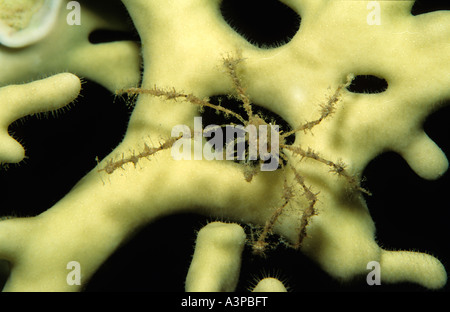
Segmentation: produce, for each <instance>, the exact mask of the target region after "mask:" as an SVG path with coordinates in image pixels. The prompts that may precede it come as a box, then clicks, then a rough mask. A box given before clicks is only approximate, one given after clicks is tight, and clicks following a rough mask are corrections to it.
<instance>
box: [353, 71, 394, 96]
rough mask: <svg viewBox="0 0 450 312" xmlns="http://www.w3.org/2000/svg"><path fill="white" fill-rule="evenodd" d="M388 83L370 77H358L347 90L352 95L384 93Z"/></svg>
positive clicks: (381, 79)
mask: <svg viewBox="0 0 450 312" xmlns="http://www.w3.org/2000/svg"><path fill="white" fill-rule="evenodd" d="M387 87H388V83H387V81H386V80H385V79H383V78H379V77H376V76H372V75H358V76H356V77H355V79H353V81H352V83H351V84H350V86H348V87H347V90H348V91H350V92H353V93H381V92H384V91H386V89H387Z"/></svg>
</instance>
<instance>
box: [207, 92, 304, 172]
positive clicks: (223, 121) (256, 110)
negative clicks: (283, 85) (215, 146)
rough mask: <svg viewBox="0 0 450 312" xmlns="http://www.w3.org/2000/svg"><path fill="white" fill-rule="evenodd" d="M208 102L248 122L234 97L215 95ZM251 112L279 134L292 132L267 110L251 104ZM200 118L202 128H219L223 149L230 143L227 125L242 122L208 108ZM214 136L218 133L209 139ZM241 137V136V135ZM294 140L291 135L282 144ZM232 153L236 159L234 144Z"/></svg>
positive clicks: (281, 120)
mask: <svg viewBox="0 0 450 312" xmlns="http://www.w3.org/2000/svg"><path fill="white" fill-rule="evenodd" d="M209 102H210V103H211V104H214V105H218V106H222V107H224V108H226V109H229V110H231V111H233V112H235V113H237V114H239V115H240V116H241V117H242V118H243V119H245V120H248V115H247V113H246V111H245V109H244V107H243V105H242V103H241V102H240V101H239V100H238V99H236V98H234V97H231V96H227V95H215V96H212V97H210V101H209ZM252 111H253V114H258V115H259V116H260V117H261V118H262V119H263V120H264V121H265V122H266V123H267V124H272V125H278V126H279V131H280V133H284V132H289V131H291V130H292V127H291V126H290V125H289V124H288V123H287V122H286V120H284V119H283V118H282V117H281V116H279V115H277V114H275V113H273V112H271V111H269V110H268V109H266V108H264V107H261V106H258V105H255V104H252ZM201 116H202V122H203V127H206V126H208V125H218V126H221V129H222V138H220V139H221V141H222V142H223V143H224V145H223V148H224V149H225V148H226V144H227V143H230V142H228V141H230V138H228V137H227V132H228V134H229V133H230V130H231V129H230V128H228V129H227V125H242V122H240V121H239V119H238V118H236V117H234V116H225V115H224V114H223V113H221V112H217V111H216V110H215V109H213V108H209V107H205V108H204V110H203V112H202V115H201ZM234 130H236V131H237V133H239V132H238V131H239V130H238V129H234ZM243 131H244V130H242V132H243ZM268 133H269V135H270V129H268ZM214 135H220V133H214V134H213V135H212V136H211V139H213V138H214ZM241 135H243V133H242V134H241ZM237 137H238V134H234V136H233V138H234V139H236V138H237ZM208 140H210V139H209V138H208ZM227 140H228V141H227ZM294 140H295V134H292V135H290V136H288V137H287V138H286V139H285V142H284V144H287V145H292V144H293V143H294ZM245 151H249V146H248V144H247V142H246V144H245ZM234 152H235V154H234V156H235V157H237V155H238V154H237V153H238V151H237V149H236V144H235V150H234ZM270 161H272V160H271V159H268V160H266V161H265V163H269V162H270ZM252 163H253V165H257V164H259V162H258V160H256V161H254V162H252Z"/></svg>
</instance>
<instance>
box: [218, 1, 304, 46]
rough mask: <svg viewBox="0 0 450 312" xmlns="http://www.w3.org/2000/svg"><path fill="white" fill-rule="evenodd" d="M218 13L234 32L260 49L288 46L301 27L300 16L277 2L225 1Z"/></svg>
mask: <svg viewBox="0 0 450 312" xmlns="http://www.w3.org/2000/svg"><path fill="white" fill-rule="evenodd" d="M220 10H221V13H222V16H223V17H224V19H225V21H226V22H227V23H228V24H229V25H230V26H231V27H232V28H233V29H234V30H235V31H236V32H237V33H239V34H240V35H241V36H242V37H244V38H245V39H246V40H247V41H249V42H250V43H251V44H253V45H255V46H258V47H261V48H268V47H278V46H281V45H283V44H286V43H288V42H289V41H290V40H291V39H292V37H294V35H295V34H296V33H297V31H298V29H299V28H300V20H301V19H300V16H299V15H298V14H297V13H296V12H295V11H293V10H292V9H291V8H289V7H288V6H286V5H285V4H283V3H281V2H280V1H277V0H224V1H222V4H221V7H220Z"/></svg>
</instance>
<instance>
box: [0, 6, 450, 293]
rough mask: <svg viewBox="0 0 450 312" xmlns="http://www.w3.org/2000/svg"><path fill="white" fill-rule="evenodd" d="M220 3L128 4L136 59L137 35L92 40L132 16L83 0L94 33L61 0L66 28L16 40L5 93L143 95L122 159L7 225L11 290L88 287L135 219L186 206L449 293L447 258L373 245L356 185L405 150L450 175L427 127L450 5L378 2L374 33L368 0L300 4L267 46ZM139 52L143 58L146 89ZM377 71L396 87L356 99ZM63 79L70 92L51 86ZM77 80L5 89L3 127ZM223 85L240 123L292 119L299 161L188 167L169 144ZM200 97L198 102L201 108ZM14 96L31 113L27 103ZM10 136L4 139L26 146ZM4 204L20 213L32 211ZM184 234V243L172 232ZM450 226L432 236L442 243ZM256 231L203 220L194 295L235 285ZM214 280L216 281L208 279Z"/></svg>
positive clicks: (62, 97)
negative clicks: (279, 37)
mask: <svg viewBox="0 0 450 312" xmlns="http://www.w3.org/2000/svg"><path fill="white" fill-rule="evenodd" d="M99 3H102V4H103V5H106V2H101V1H100V2H99ZM108 3H109V2H108ZM221 3H222V1H219V0H189V1H165V0H164V1H144V0H129V1H127V0H124V1H123V4H124V6H125V8H126V9H127V11H128V12H129V14H130V17H131V20H132V21H133V23H134V26H135V27H136V29H137V31H138V33H139V36H140V38H141V43H142V46H141V50H140V51H139V50H138V45H136V44H135V43H132V42H129V41H120V42H112V43H102V44H92V43H90V42H89V40H88V36H89V34H90V33H91V32H92V31H94V30H95V29H98V28H105V27H106V28H109V29H115V30H124V29H126V26H127V25H126V24H125V23H123V22H120V21H121V19H120V18H119V17H120V15H112V16H109V17H108V19H104V18H103V16H104V15H101V14H99V10H98V8H97V10H96V9H95V8H93V7H90V6H88V5H87V4H85V3H84V2H81V5H82V8H83V11H82V12H83V20H82V21H83V22H82V25H81V26H69V25H67V24H66V20H65V14H64V10H66V6H65V5H63V6H62V9H61V10H62V12H61V15H60V17H59V22H58V25H59V27H56V28H55V29H54V31H53V32H52V33H50V34H49V35H48V36H47V37H45V38H44V39H43V40H42V41H40V42H38V43H36V44H35V45H32V46H30V47H26V48H24V49H20V50H15V49H10V48H5V47H1V50H0V53H1V54H0V55H1V57H2V58H1V59H0V62H1V66H2V68H4V71H3V72H2V74H1V75H0V83H1V85H10V84H18V83H21V82H23V81H30V80H34V79H36V78H40V77H45V76H47V75H51V74H54V73H60V72H66V71H69V72H71V73H74V74H76V75H78V76H81V77H84V78H85V79H89V80H92V81H95V82H97V83H99V84H101V85H102V86H104V87H105V88H107V89H108V90H109V91H112V92H116V91H117V90H128V93H129V94H138V93H139V95H138V97H137V100H136V103H135V107H134V108H133V112H132V114H131V117H130V120H129V124H128V128H127V131H126V135H125V137H124V138H123V140H122V142H120V144H118V146H117V147H115V149H114V151H113V152H112V153H111V154H110V155H108V156H106V157H104V158H103V157H102V158H103V159H102V160H101V161H100V163H99V164H98V165H97V166H96V167H95V168H92V167H91V168H90V169H91V171H90V172H89V173H88V174H86V176H85V177H83V178H82V179H81V180H80V181H79V182H78V183H77V184H76V185H75V186H74V187H73V188H72V189H71V190H70V192H68V193H67V194H66V195H65V196H64V197H62V198H61V199H60V200H59V201H57V202H56V203H55V204H54V205H53V207H51V208H50V209H48V210H45V211H43V212H42V213H39V214H35V215H34V216H33V217H30V218H15V217H9V218H5V220H3V221H1V222H0V257H1V258H2V259H5V260H7V261H8V262H9V263H10V264H11V274H10V276H9V278H8V281H7V282H6V285H5V290H10V291H14V290H19V291H20V290H68V291H74V290H80V289H82V288H83V287H85V286H86V283H87V282H88V281H89V280H90V278H91V277H92V276H93V275H94V274H95V272H96V271H97V270H98V269H99V267H100V266H101V265H102V263H104V262H105V261H106V260H107V258H108V257H110V256H111V255H112V254H113V253H114V252H115V251H116V250H117V249H118V248H119V247H120V246H121V245H122V244H123V243H124V242H125V241H127V240H128V239H129V238H130V237H132V235H134V234H135V233H136V231H137V230H138V229H142V228H143V227H144V226H146V225H147V224H150V223H152V222H155V221H156V220H158V219H161V218H162V217H166V216H170V215H174V214H180V213H190V212H195V213H198V214H202V215H206V216H208V217H210V218H217V219H221V220H223V221H227V222H230V221H231V222H238V223H240V224H242V225H244V226H246V227H248V229H249V230H248V233H247V234H248V235H247V241H248V242H249V244H250V245H253V247H254V249H255V246H256V250H264V251H265V250H266V248H267V246H271V245H275V243H274V242H272V241H270V238H269V237H268V236H269V234H272V233H274V234H277V235H280V237H281V238H280V239H281V240H282V241H283V242H285V243H286V244H287V245H289V246H294V247H298V248H300V250H301V252H302V253H303V254H306V255H307V256H309V257H310V258H311V259H313V260H314V261H315V262H316V263H318V265H319V266H320V267H321V268H322V269H323V270H324V271H325V272H327V273H329V274H330V275H331V276H333V277H334V278H336V279H338V280H342V281H348V280H351V279H353V278H355V277H358V276H365V275H366V274H367V272H368V271H367V264H368V263H369V262H371V261H377V262H379V263H380V266H381V276H382V277H381V278H382V283H388V282H403V281H406V282H413V283H417V284H420V285H422V286H424V287H427V288H433V289H434V288H442V287H443V286H444V285H445V283H446V279H447V275H446V272H445V269H444V267H443V265H442V264H441V263H440V262H439V260H437V259H436V258H435V257H433V256H431V255H428V254H425V253H421V252H414V251H388V250H387V248H386V249H384V248H380V247H379V245H378V244H384V242H383V241H382V240H380V239H379V237H378V241H377V240H376V238H375V225H374V222H373V221H372V218H371V215H370V214H369V210H368V209H367V205H366V200H367V202H369V203H370V201H371V198H370V197H364V196H365V195H363V193H364V192H365V193H368V192H366V185H363V186H361V185H360V184H361V179H362V176H363V172H364V169H365V168H366V167H367V166H368V165H369V164H370V162H371V161H372V160H373V159H374V158H376V157H377V156H378V155H380V154H381V153H383V152H386V151H394V152H396V153H398V154H399V155H401V156H402V157H403V159H404V160H405V161H406V162H407V163H408V165H409V166H410V167H411V168H412V169H413V170H414V172H415V173H417V174H418V175H419V176H421V177H423V178H425V179H436V178H438V177H440V176H442V175H443V174H444V172H445V171H446V169H447V167H448V162H447V159H446V157H445V155H444V153H443V152H442V151H441V149H440V148H439V147H438V146H437V145H436V144H435V143H434V142H433V141H432V140H431V139H430V138H429V137H428V135H427V134H425V132H424V131H423V128H422V126H423V123H424V121H425V119H426V117H427V116H428V115H429V114H430V113H432V112H434V111H436V110H437V109H438V108H440V107H441V106H443V104H444V103H445V101H447V100H448V99H449V97H450V89H449V88H448V85H449V83H450V76H449V67H450V63H449V59H448V55H449V53H448V52H450V51H448V49H449V45H448V38H449V32H450V20H449V15H448V12H445V11H438V12H432V13H428V14H423V15H418V16H413V15H411V7H412V5H413V1H379V2H376V3H377V4H378V5H379V6H380V14H381V23H379V25H378V24H377V23H375V24H373V23H370V22H368V19H367V17H368V14H369V13H371V11H370V7H369V9H368V6H367V4H368V2H367V1H325V0H323V1H317V0H303V1H302V0H286V1H283V3H285V4H286V5H287V6H288V7H289V8H290V10H293V11H294V12H296V13H297V14H298V15H299V16H301V26H300V28H299V30H298V31H297V32H296V33H295V35H294V37H293V38H292V39H291V40H289V42H287V43H285V44H280V45H279V46H276V47H265V48H261V47H256V46H254V45H252V44H251V43H250V42H249V41H247V40H246V39H245V38H243V37H242V36H240V35H239V34H238V33H237V32H236V31H234V30H233V29H232V28H231V27H230V26H229V25H228V24H227V23H226V22H225V20H224V19H223V17H222V15H221V11H220V5H221ZM99 7H101V5H99ZM118 8H119V9H120V7H119V6H118ZM113 11H114V12H116V10H113ZM118 11H120V10H118ZM118 16H119V17H118ZM118 25H120V26H118ZM63 51H64V52H63ZM230 54H231V55H232V56H231V57H229V56H230ZM139 55H142V58H143V64H144V67H143V73H142V82H141V85H140V86H138V83H139V82H138V80H139V64H140V60H139ZM224 60H225V62H224ZM233 61H235V62H233ZM230 62H231V63H230ZM224 65H225V66H224ZM349 74H353V76H349ZM363 75H371V76H376V77H380V78H383V79H384V80H385V81H387V89H386V90H383V91H382V92H379V93H374V94H364V93H355V92H352V91H351V90H352V89H351V88H352V85H351V84H350V81H348V84H346V83H345V82H346V79H347V78H346V77H356V78H355V80H356V79H357V78H358V77H361V76H363ZM230 78H231V79H230ZM355 80H353V81H355ZM54 81H58V82H59V81H66V83H67V84H68V85H66V86H65V85H64V84H63V83H62V84H61V85H58V87H57V88H58V90H56V91H55V90H54V89H55V88H52V83H53V82H54ZM36 86H37V87H38V88H39V92H38V93H37V94H36V93H35V92H34V91H33V88H35V87H36ZM155 86H156V87H155ZM131 87H133V88H134V89H130V88H131ZM77 88H79V80H78V79H75V78H74V76H73V75H71V74H68V73H66V74H60V75H56V76H53V77H49V78H46V79H44V80H41V81H36V82H31V83H27V84H23V85H20V86H5V87H3V88H2V89H1V90H0V96H1V104H0V105H1V106H0V107H2V111H3V110H5V111H6V113H5V112H2V115H1V120H3V121H4V122H3V124H2V126H3V133H4V134H5V130H6V127H7V126H8V124H9V123H10V122H12V121H13V120H15V119H17V118H20V117H22V116H25V115H28V114H30V113H34V112H36V111H42V110H43V109H46V110H53V109H54V108H55V107H60V105H64V104H67V103H68V102H70V101H71V100H72V99H73V98H74V97H75V94H76V93H77V91H78V89H77ZM22 90H23V92H22ZM143 90H147V91H151V90H153V91H151V92H144V91H143ZM164 90H165V91H164ZM167 90H169V91H167ZM145 93H146V94H145ZM41 94H47V97H48V98H50V99H52V101H50V102H49V101H48V100H47V99H45V98H43V97H41V96H40V95H41ZM216 95H234V96H237V98H238V99H239V100H240V103H242V104H243V106H244V110H245V111H246V114H247V117H248V119H246V118H243V120H241V121H242V122H243V123H244V124H245V123H247V124H263V125H268V124H269V120H267V119H264V118H263V119H258V118H259V117H261V116H260V115H258V114H255V115H253V111H251V110H256V106H259V107H262V108H265V109H266V110H268V111H270V112H271V113H273V114H276V115H278V116H280V117H281V118H282V119H283V120H285V121H286V122H287V124H289V125H290V126H291V130H287V129H285V133H287V134H292V135H294V134H295V141H293V142H292V144H289V145H288V144H284V142H283V140H281V143H282V144H281V145H280V148H281V152H280V155H283V157H281V158H282V160H283V161H284V162H285V163H286V165H282V166H281V167H282V168H279V169H278V170H275V171H267V172H258V173H257V174H255V172H253V171H250V172H249V171H246V167H245V165H243V164H240V163H236V162H232V161H219V160H214V161H209V160H205V159H202V160H180V161H178V160H174V159H173V158H172V157H171V152H170V147H171V146H172V145H173V143H174V142H175V141H176V140H177V139H178V138H177V137H171V132H172V129H173V127H174V126H176V125H186V126H187V127H189V128H194V117H196V116H199V115H200V112H199V110H198V107H199V106H201V107H202V108H205V109H206V107H204V106H208V105H206V103H210V102H209V100H208V101H207V100H204V99H210V98H212V97H214V96H216ZM189 96H190V97H189ZM22 98H23V100H22ZM196 101H198V103H200V104H201V105H191V104H195V102H196ZM53 102H54V103H53ZM13 103H20V104H21V107H23V108H20V109H18V110H17V111H14V110H13V109H12V108H15V106H14V104H13ZM233 103H234V102H233ZM250 103H251V104H250ZM330 103H332V105H330ZM327 104H328V105H327ZM233 105H234V106H233ZM238 105H239V104H232V107H227V108H226V110H229V111H226V110H225V109H221V108H219V106H218V105H216V104H211V105H209V107H210V108H212V109H213V110H215V111H219V112H220V111H222V112H225V113H229V114H230V112H237V111H238V110H239V109H240V108H239V107H238ZM321 105H322V108H321ZM31 106H33V107H31ZM75 106H76V105H75ZM220 107H222V106H220ZM331 112H332V114H330V113H331ZM231 115H233V113H231ZM235 117H237V115H236V116H235ZM252 117H255V119H252ZM224 120H226V119H224ZM281 135H283V134H281ZM3 137H4V139H2V142H13V141H12V140H11V138H10V137H9V136H6V135H3ZM282 138H283V137H282ZM13 144H15V145H14V146H15V147H14V148H13V149H10V148H4V147H6V145H2V150H1V151H0V152H1V155H2V157H3V159H2V161H3V162H17V161H20V160H21V159H22V158H23V153H22V152H21V151H22V150H21V149H20V148H19V147H18V146H17V143H16V142H13ZM19 150H20V152H19ZM12 153H13V154H14V155H13V156H14V157H13V156H11V154H12ZM100 156H104V155H100ZM144 158H145V159H144ZM280 163H281V164H283V162H282V161H280ZM344 164H345V166H344ZM23 166H25V165H23ZM23 166H22V167H21V168H23ZM66 167H70V166H69V165H67V164H66V166H65V167H64V168H66ZM369 167H370V165H369ZM289 168H290V169H289ZM25 169H26V168H25ZM11 170H13V169H11ZM243 173H244V174H243ZM384 180H387V178H385V179H384ZM384 180H381V183H388V181H384ZM367 184H368V185H369V187H367V189H369V190H370V191H371V192H372V193H373V196H372V197H376V196H377V193H376V191H375V190H374V189H372V188H371V187H370V181H368V182H367ZM293 185H295V186H293ZM361 191H363V193H362V192H361ZM424 196H425V197H426V196H427V195H426V194H424ZM308 207H312V210H311V211H308ZM2 208H3V207H2ZM369 208H371V207H369ZM8 209H9V210H8ZM374 209H376V208H375V207H374ZM5 210H6V211H7V212H8V213H9V214H13V212H14V211H13V210H15V214H18V215H19V216H23V214H22V213H21V212H20V207H19V208H6V209H5ZM423 210H424V209H423V208H422V209H420V212H421V214H426V215H427V216H428V215H429V214H430V213H424V211H423ZM434 210H436V208H434V209H433V211H434ZM371 213H372V212H371ZM406 213H407V212H404V214H406ZM430 219H431V218H430ZM435 222H439V220H437V221H435ZM423 223H424V222H423V221H421V223H419V225H418V227H417V228H418V231H423V229H424V228H425V225H424V224H423ZM380 226H382V225H380ZM380 226H379V225H378V224H377V227H378V228H380ZM230 229H232V230H230ZM171 231H173V232H174V233H175V237H176V236H177V235H181V234H179V229H177V228H176V227H173V228H172V229H171ZM208 231H210V232H208ZM227 231H231V232H230V233H233V234H227V233H228V232H227ZM205 233H206V234H205ZM208 233H212V234H208ZM224 233H225V234H224ZM438 233H439V232H438ZM441 233H442V232H441ZM444 233H445V231H444ZM440 235H441V236H440V237H438V239H436V241H439V242H441V243H442V244H445V240H446V237H442V234H440ZM205 236H206V237H205ZM252 236H253V239H252ZM209 240H212V241H213V242H208V241H209ZM216 240H217V242H216ZM244 240H245V238H244V237H243V232H242V229H240V228H239V227H237V225H230V224H227V225H225V224H223V223H211V224H209V225H208V226H207V227H206V228H205V229H203V230H201V231H200V233H199V238H198V241H197V247H196V251H195V253H194V259H193V262H192V265H191V268H190V270H189V274H188V278H187V285H186V289H187V290H196V289H201V290H224V289H225V290H232V289H234V287H235V286H236V279H237V275H238V272H239V267H240V261H241V254H240V253H241V250H242V248H243V245H242V244H243V241H244ZM205 244H206V245H205ZM208 245H210V246H209V247H208ZM174 246H175V247H174V248H177V244H174ZM400 247H402V246H395V248H400ZM227 248H229V252H228V253H225V254H224V249H225V250H226V249H227ZM410 248H414V246H411V247H410ZM208 249H209V251H208ZM279 249H280V247H279V248H278V250H279ZM205 250H206V252H205ZM221 255H223V256H221ZM272 255H273V252H269V254H268V257H267V258H266V259H265V261H268V262H270V261H271V256H272ZM160 256H161V255H159V254H158V257H160ZM214 256H215V257H217V259H218V260H217V262H214ZM219 259H220V260H221V262H219ZM72 261H77V262H78V263H79V264H80V267H81V269H82V278H81V280H82V285H70V283H68V282H67V280H66V276H67V274H68V270H67V264H68V263H70V262H72ZM44 264H45V265H44ZM203 265H208V267H207V269H205V270H204V271H203V270H202V269H199V267H202V266H203ZM208 272H213V273H210V274H207V273H208ZM186 273H187V271H186ZM211 274H214V276H217V278H213V279H212V280H211V279H210V280H208V278H206V280H205V281H204V282H200V281H201V280H203V279H204V278H205V276H206V277H208V276H209V277H211V276H212V275H211ZM224 276H225V277H228V278H229V279H226V278H224ZM271 281H273V280H270V279H269V280H267V281H266V282H265V283H263V284H261V285H259V286H260V287H257V289H261V288H263V287H267V286H263V285H265V284H267V285H274V286H269V287H274V288H271V289H275V288H276V289H283V288H282V287H281V288H280V287H279V284H278V283H271ZM214 283H216V284H214ZM263 289H268V288H263Z"/></svg>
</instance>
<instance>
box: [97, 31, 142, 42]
mask: <svg viewBox="0 0 450 312" xmlns="http://www.w3.org/2000/svg"><path fill="white" fill-rule="evenodd" d="M114 41H140V39H139V36H138V34H137V33H134V32H131V31H118V30H109V29H97V30H94V31H93V32H91V33H90V34H89V42H90V43H92V44H98V43H106V42H114Z"/></svg>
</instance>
